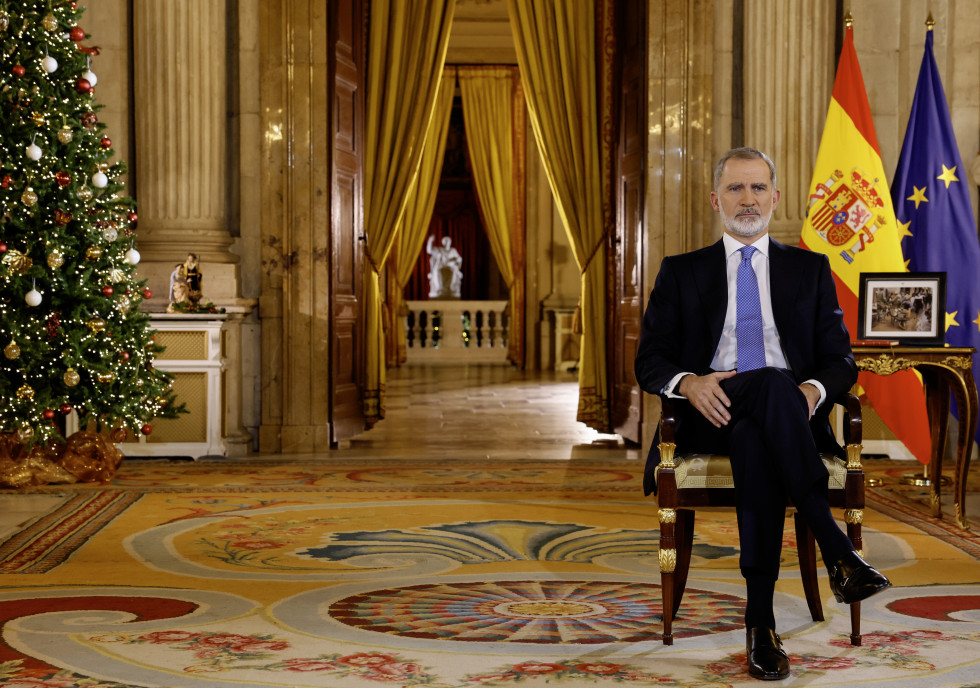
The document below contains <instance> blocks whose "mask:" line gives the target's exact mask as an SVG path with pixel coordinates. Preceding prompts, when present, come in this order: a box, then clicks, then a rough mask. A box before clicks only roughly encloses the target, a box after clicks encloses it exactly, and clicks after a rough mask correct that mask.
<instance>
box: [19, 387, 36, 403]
mask: <svg viewBox="0 0 980 688" xmlns="http://www.w3.org/2000/svg"><path fill="white" fill-rule="evenodd" d="M17 398H18V399H22V400H24V401H30V400H31V399H33V398H34V390H33V389H32V388H31V386H30V385H29V384H27V383H26V382H25V383H24V384H23V385H21V386H20V387H19V388H18V389H17Z"/></svg>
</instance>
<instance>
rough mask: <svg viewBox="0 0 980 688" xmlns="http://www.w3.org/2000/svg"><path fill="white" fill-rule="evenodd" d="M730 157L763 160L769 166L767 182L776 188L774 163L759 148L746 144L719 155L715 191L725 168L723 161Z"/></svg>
mask: <svg viewBox="0 0 980 688" xmlns="http://www.w3.org/2000/svg"><path fill="white" fill-rule="evenodd" d="M732 159H735V160H763V161H765V163H766V164H767V165H768V166H769V183H770V184H772V188H773V189H775V188H776V164H775V163H774V162H773V161H772V160H770V158H769V156H768V155H766V154H765V153H763V152H762V151H761V150H758V149H757V148H749V147H748V146H742V147H741V148H732V149H731V150H730V151H728V152H727V153H725V154H724V155H723V156H721V159H720V160H719V161H718V164H717V165H715V180H714V181H715V184H714V190H715V191H717V190H718V185H719V184H721V173H722V172H723V171H724V170H725V163H727V162H728V161H729V160H732Z"/></svg>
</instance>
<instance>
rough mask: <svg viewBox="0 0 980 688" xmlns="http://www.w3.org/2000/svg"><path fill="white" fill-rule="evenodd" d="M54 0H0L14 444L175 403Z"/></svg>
mask: <svg viewBox="0 0 980 688" xmlns="http://www.w3.org/2000/svg"><path fill="white" fill-rule="evenodd" d="M83 12H84V8H82V7H79V6H78V4H77V3H76V2H70V1H66V0H43V1H36V2H31V1H30V0H17V1H16V2H12V1H7V0H0V220H2V222H0V349H2V351H3V355H2V356H0V431H2V432H4V433H13V434H15V435H16V437H17V438H18V440H19V441H20V442H21V443H22V444H24V445H26V446H34V445H35V444H36V443H38V442H50V441H55V442H57V441H59V440H61V439H63V433H64V427H65V423H64V419H65V417H66V416H68V415H69V414H71V413H72V412H73V411H74V412H76V413H77V414H78V416H79V425H80V427H82V428H89V429H97V430H99V431H101V432H105V433H108V434H109V435H110V437H111V438H112V439H113V440H116V441H118V440H120V439H122V438H123V437H125V436H127V433H133V434H134V435H135V433H140V432H142V433H144V434H149V433H150V432H151V431H152V426H151V425H150V423H151V421H152V419H153V418H157V417H174V416H176V415H177V413H178V412H180V411H181V410H182V409H180V408H178V406H177V405H176V403H175V402H176V400H175V399H174V395H173V392H172V390H171V384H172V376H170V375H169V374H166V373H164V372H163V371H158V370H156V369H155V368H154V367H153V361H154V358H155V356H156V355H157V354H159V353H160V351H161V350H162V349H161V347H159V346H158V345H156V344H155V342H154V340H153V334H152V331H151V330H150V329H149V317H148V316H147V315H146V314H144V313H141V312H140V304H141V303H142V301H143V299H145V298H149V297H150V296H151V294H150V292H149V289H147V288H146V284H145V281H141V280H139V279H137V276H136V265H137V263H138V262H139V260H140V254H139V251H137V249H136V244H135V240H136V235H135V231H134V230H135V227H136V221H137V215H136V211H135V204H134V202H133V200H132V199H131V198H129V197H128V196H126V195H125V194H124V193H123V185H122V184H121V183H120V182H119V181H117V180H118V179H119V177H120V176H121V175H123V174H125V172H126V169H125V165H124V164H123V163H122V162H118V161H115V162H113V161H111V158H112V156H113V151H112V141H111V140H110V139H109V137H108V136H107V135H106V133H105V124H104V123H103V122H100V121H99V118H98V114H97V113H98V112H99V110H100V108H101V106H100V105H98V104H97V102H96V99H95V87H96V85H97V83H98V79H97V77H96V75H95V73H94V72H93V71H92V69H91V59H92V56H93V55H97V54H98V48H91V47H86V46H85V45H84V44H83V42H84V41H86V40H87V38H88V36H87V35H86V33H85V31H84V30H83V29H82V28H81V27H80V26H79V20H80V19H81V16H82V14H83Z"/></svg>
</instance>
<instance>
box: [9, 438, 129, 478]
mask: <svg viewBox="0 0 980 688" xmlns="http://www.w3.org/2000/svg"><path fill="white" fill-rule="evenodd" d="M122 460H123V454H122V452H121V451H119V450H118V449H117V448H116V446H115V445H114V444H112V443H111V442H109V441H108V440H106V438H104V437H102V436H101V435H99V434H98V433H95V432H91V431H88V430H81V431H79V432H76V433H75V434H73V435H72V436H71V437H69V438H68V440H67V441H66V442H65V443H64V444H51V445H49V446H42V445H40V444H38V445H34V447H32V448H31V449H30V450H27V448H26V447H25V446H24V444H23V443H22V442H21V441H20V440H19V439H18V438H17V435H16V434H14V433H2V434H0V487H27V486H31V485H50V484H65V483H77V482H83V483H95V482H100V483H105V482H108V481H109V480H110V479H111V478H112V476H114V475H115V474H116V471H117V470H118V469H119V464H120V463H122Z"/></svg>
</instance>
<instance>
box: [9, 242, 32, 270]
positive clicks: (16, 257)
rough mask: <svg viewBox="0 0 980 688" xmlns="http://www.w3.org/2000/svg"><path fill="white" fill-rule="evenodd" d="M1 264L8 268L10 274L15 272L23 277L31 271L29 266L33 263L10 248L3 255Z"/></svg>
mask: <svg viewBox="0 0 980 688" xmlns="http://www.w3.org/2000/svg"><path fill="white" fill-rule="evenodd" d="M3 264H4V265H6V266H8V267H9V268H10V271H11V272H17V273H20V274H21V275H24V274H26V273H27V271H28V270H30V269H31V266H32V265H34V261H33V260H31V259H30V258H28V257H27V256H25V255H24V254H23V253H21V252H20V251H18V250H17V249H13V248H11V249H7V252H6V253H4V254H3Z"/></svg>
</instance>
